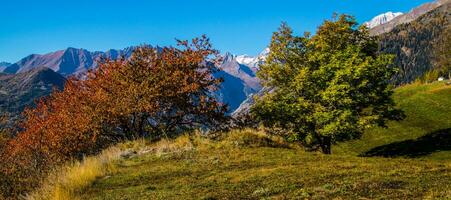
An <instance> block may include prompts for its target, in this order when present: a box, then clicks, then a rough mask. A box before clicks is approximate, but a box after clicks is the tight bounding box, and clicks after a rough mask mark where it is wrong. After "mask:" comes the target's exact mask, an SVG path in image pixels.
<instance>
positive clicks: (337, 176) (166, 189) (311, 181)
mask: <svg viewBox="0 0 451 200" xmlns="http://www.w3.org/2000/svg"><path fill="white" fill-rule="evenodd" d="M396 101H397V102H398V104H399V106H400V107H401V108H403V109H404V110H405V112H406V115H407V118H406V119H405V120H404V121H402V122H393V123H390V124H389V128H387V129H382V128H375V129H371V130H368V131H367V132H366V134H365V135H364V137H363V138H362V139H361V140H356V141H351V142H346V143H342V144H339V145H337V146H336V147H335V148H334V149H333V155H330V156H326V155H322V154H320V153H314V152H313V153H312V152H305V151H304V150H303V149H302V148H300V147H298V146H293V145H291V144H287V143H285V142H284V141H283V140H281V139H280V138H277V137H270V136H267V135H265V134H264V133H262V132H259V131H256V130H243V131H232V132H230V133H228V134H227V135H225V136H224V137H223V138H220V139H217V140H211V139H207V138H203V137H201V136H198V135H192V136H182V137H179V138H178V139H176V140H173V141H167V140H163V141H160V142H158V143H152V144H145V143H143V142H133V143H130V144H127V145H125V146H124V145H122V147H121V149H123V152H122V153H121V156H120V158H117V159H110V160H108V159H106V160H108V161H107V162H106V161H104V160H105V158H103V157H102V155H101V156H99V157H97V158H93V159H94V160H101V161H102V162H93V161H92V160H90V161H89V162H85V163H83V164H81V165H80V164H76V165H73V166H72V167H70V168H69V170H66V171H68V172H70V173H60V174H58V177H60V178H59V179H58V181H56V182H53V183H51V184H50V186H49V185H47V186H46V188H47V189H46V190H45V191H46V192H43V193H46V194H47V195H49V196H53V197H55V196H57V197H58V196H59V198H57V199H68V198H69V197H70V198H71V199H73V198H80V199H305V198H307V199H332V198H338V197H340V198H343V199H359V198H366V199H450V198H451V184H450V183H451V156H450V154H451V148H450V145H451V142H450V137H451V132H450V131H449V130H450V128H451V121H450V117H449V113H451V86H448V85H446V84H445V83H434V84H429V85H408V86H404V87H401V88H398V89H397V90H396ZM130 145H134V146H135V147H133V148H131V149H132V150H125V149H130V148H129V146H130ZM116 155H117V154H116ZM357 155H366V156H367V157H362V156H357ZM380 156H390V157H392V158H384V157H380ZM110 157H111V156H110ZM116 157H117V156H116ZM92 163H96V164H95V165H93V164H92ZM102 163H103V164H102ZM102 166H103V167H102ZM105 166H106V167H105ZM103 168H107V169H108V170H99V169H103ZM91 172H92V173H91ZM93 180H95V181H93ZM75 183H81V184H75ZM74 185H75V186H74ZM49 188H50V189H49ZM41 192H42V191H41ZM61 194H65V195H61ZM37 196H38V197H39V195H37ZM38 199H39V198H38Z"/></svg>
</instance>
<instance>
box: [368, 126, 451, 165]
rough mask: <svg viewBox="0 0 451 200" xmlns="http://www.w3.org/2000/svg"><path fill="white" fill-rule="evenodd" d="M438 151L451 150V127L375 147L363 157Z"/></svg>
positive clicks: (412, 155) (405, 155)
mask: <svg viewBox="0 0 451 200" xmlns="http://www.w3.org/2000/svg"><path fill="white" fill-rule="evenodd" d="M437 151H451V128H447V129H441V130H438V131H434V132H432V133H429V134H427V135H425V136H422V137H419V138H417V139H414V140H405V141H401V142H394V143H391V144H387V145H383V146H379V147H375V148H373V149H371V150H369V151H367V152H365V153H362V154H360V156H363V157H373V156H382V157H410V158H415V157H421V156H426V155H429V154H431V153H434V152H437Z"/></svg>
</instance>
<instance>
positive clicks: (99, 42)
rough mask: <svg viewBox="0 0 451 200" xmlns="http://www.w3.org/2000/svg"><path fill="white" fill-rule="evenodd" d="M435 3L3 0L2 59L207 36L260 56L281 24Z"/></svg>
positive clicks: (363, 17)
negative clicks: (70, 49)
mask: <svg viewBox="0 0 451 200" xmlns="http://www.w3.org/2000/svg"><path fill="white" fill-rule="evenodd" d="M428 1H429V0H271V1H270V0H267V1H263V0H247V1H246V0H241V1H238V0H228V1H215V0H123V1H116V0H76V1H66V0H54V1H50V0H39V1H34V0H33V1H32V0H0V61H8V62H16V61H18V60H19V59H20V58H23V57H25V56H27V55H29V54H32V53H47V52H51V51H55V50H59V49H64V48H66V47H76V48H85V49H88V50H102V51H104V50H107V49H111V48H116V49H118V48H124V47H127V46H132V45H138V44H144V43H146V44H151V45H173V44H174V38H180V39H189V38H192V37H195V36H199V35H201V34H207V35H208V36H209V37H210V38H211V40H212V42H213V45H214V47H215V48H217V49H219V50H220V51H221V52H225V51H229V52H232V53H234V54H249V55H255V54H258V53H259V52H260V51H261V50H262V49H264V48H265V47H266V45H267V44H268V42H269V40H270V37H271V34H272V32H273V31H275V30H276V29H277V27H278V26H279V24H280V22H281V21H286V22H288V24H289V25H290V26H292V27H293V29H294V30H295V32H297V33H302V32H304V31H311V32H312V31H314V30H315V28H316V27H317V26H318V25H319V24H321V22H322V21H323V20H324V19H329V18H331V16H332V14H333V13H334V12H338V13H347V14H351V15H354V16H356V17H357V19H358V20H359V21H360V22H364V21H367V20H369V19H371V18H372V17H373V16H375V15H377V14H380V13H383V12H387V11H401V12H407V11H409V10H410V9H412V8H413V7H416V6H418V5H420V4H422V3H425V2H428Z"/></svg>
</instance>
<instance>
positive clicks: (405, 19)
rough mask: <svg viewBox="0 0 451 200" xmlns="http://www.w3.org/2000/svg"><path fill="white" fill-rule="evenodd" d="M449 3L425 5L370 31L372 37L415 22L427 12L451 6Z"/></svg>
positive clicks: (447, 0) (441, 0) (439, 0)
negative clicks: (443, 6)
mask: <svg viewBox="0 0 451 200" xmlns="http://www.w3.org/2000/svg"><path fill="white" fill-rule="evenodd" d="M449 3H451V0H436V1H434V2H430V3H425V4H423V5H421V6H419V7H417V8H414V9H413V10H411V11H410V12H408V13H406V14H403V15H399V16H397V17H395V18H394V19H392V20H390V21H389V22H387V23H384V24H382V25H379V26H375V27H373V28H372V29H371V30H370V32H371V34H372V35H380V34H383V33H386V32H389V31H391V30H392V29H393V28H394V27H396V26H398V25H401V24H405V23H409V22H411V21H414V20H416V19H417V18H418V17H420V16H422V15H424V14H426V13H427V12H429V11H431V10H434V9H435V8H438V7H440V6H442V5H445V4H449Z"/></svg>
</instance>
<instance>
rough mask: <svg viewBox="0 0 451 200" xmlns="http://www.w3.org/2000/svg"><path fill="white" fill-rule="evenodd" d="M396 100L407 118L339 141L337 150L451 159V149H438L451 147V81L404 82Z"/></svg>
mask: <svg viewBox="0 0 451 200" xmlns="http://www.w3.org/2000/svg"><path fill="white" fill-rule="evenodd" d="M395 101H396V102H397V104H398V106H399V107H401V108H402V109H403V110H404V112H405V114H406V116H407V117H406V119H404V120H403V121H401V122H391V123H389V124H388V128H374V129H371V130H367V131H366V132H365V134H364V136H363V137H362V139H360V140H354V141H351V142H346V143H342V144H339V145H338V146H335V148H334V151H335V152H336V153H347V154H355V155H359V154H367V155H380V156H389V157H398V156H401V157H419V158H428V159H449V160H451V153H450V152H440V151H439V150H448V151H451V115H450V114H451V85H447V84H446V83H444V82H436V83H433V84H423V85H419V84H418V85H417V84H412V85H406V86H402V87H399V88H397V89H396V93H395ZM430 154H432V155H430ZM425 155H429V156H425Z"/></svg>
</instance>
